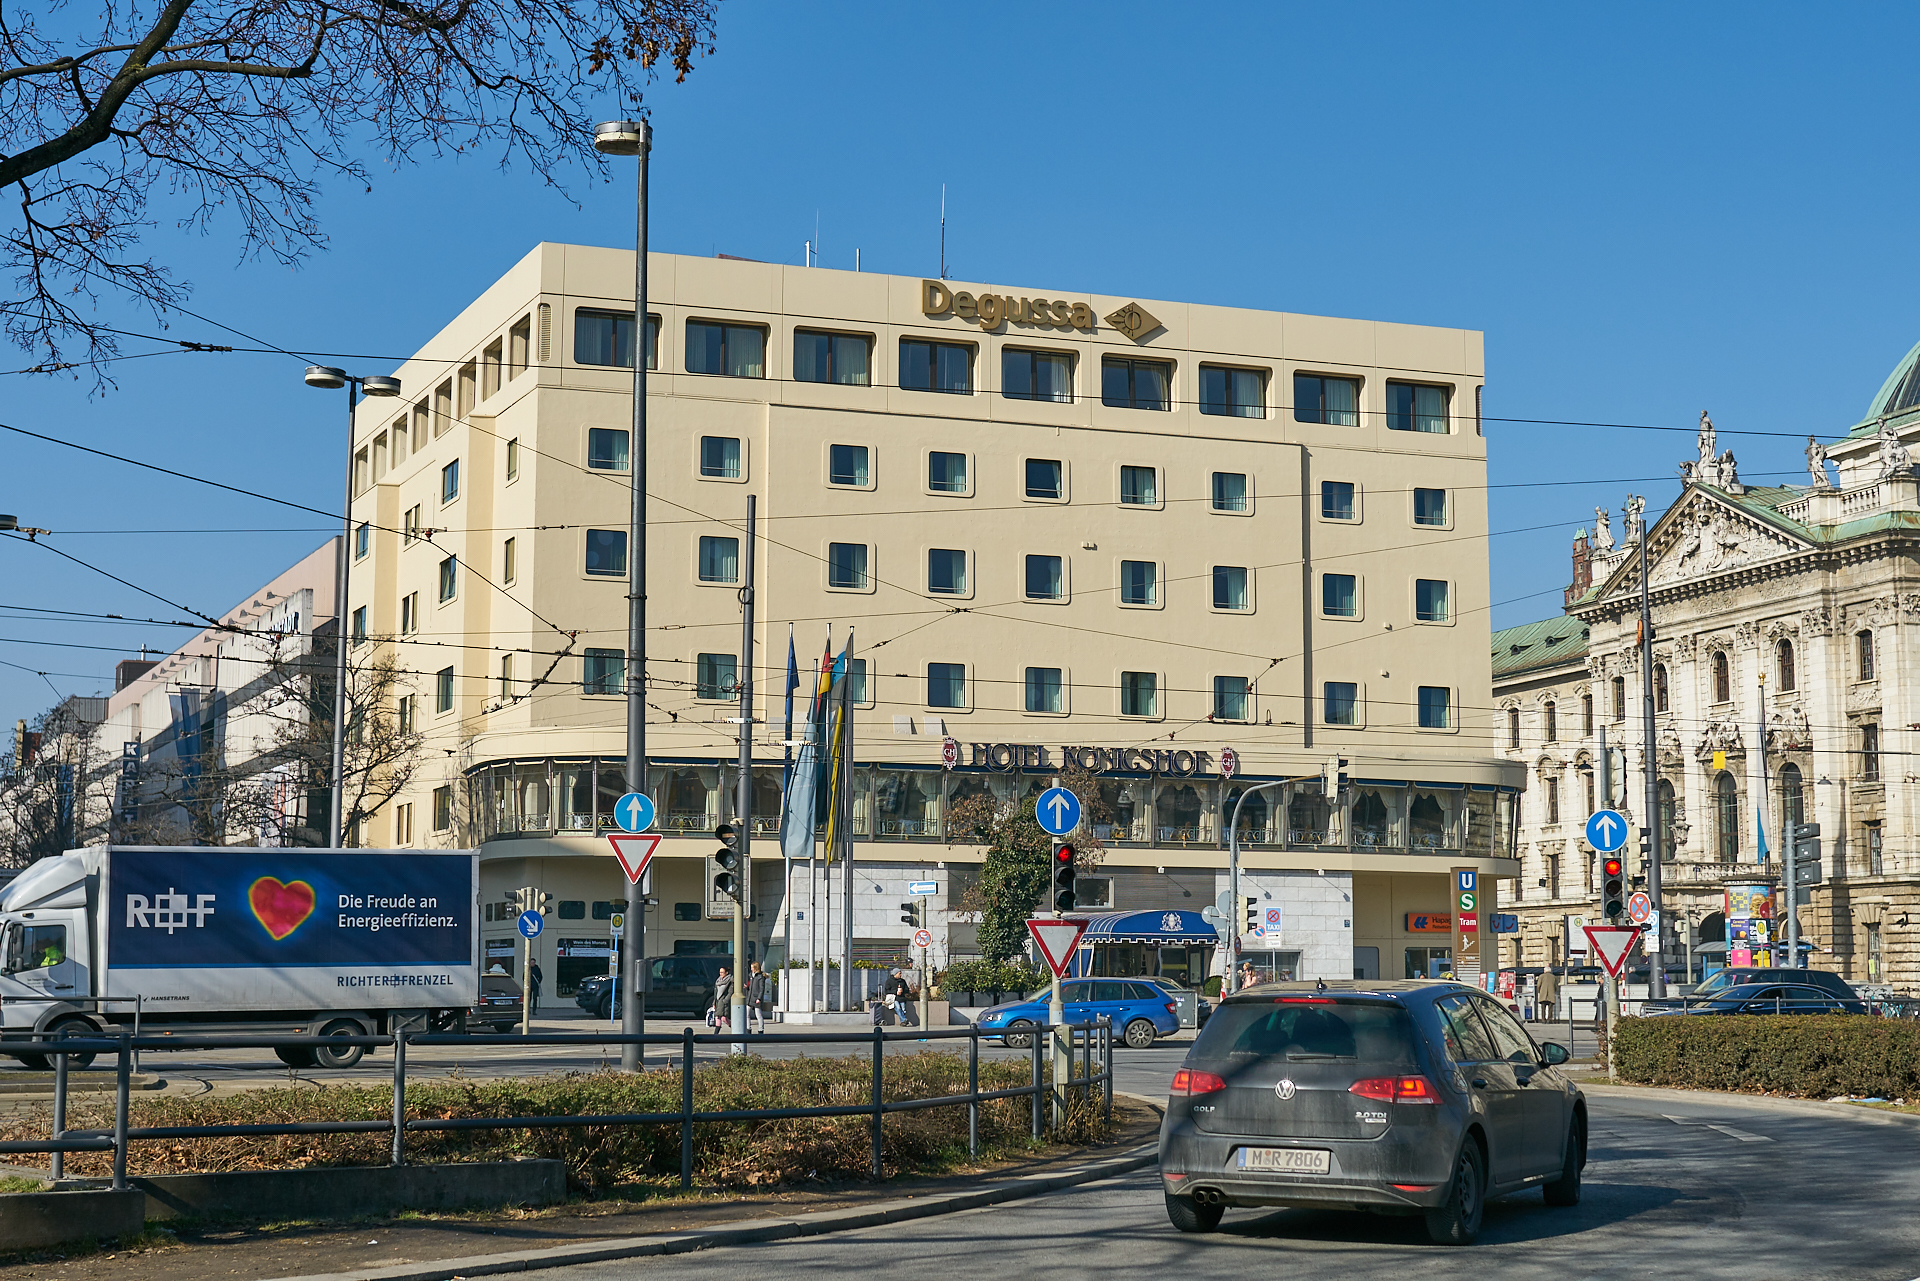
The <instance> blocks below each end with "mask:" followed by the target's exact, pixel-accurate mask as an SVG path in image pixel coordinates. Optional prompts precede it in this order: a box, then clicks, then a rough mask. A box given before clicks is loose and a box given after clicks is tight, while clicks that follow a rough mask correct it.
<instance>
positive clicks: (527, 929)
mask: <svg viewBox="0 0 1920 1281" xmlns="http://www.w3.org/2000/svg"><path fill="white" fill-rule="evenodd" d="M546 928H547V918H546V917H544V916H542V915H540V913H538V912H522V913H520V935H521V937H522V938H530V939H531V938H539V937H540V931H541V930H544V929H546Z"/></svg>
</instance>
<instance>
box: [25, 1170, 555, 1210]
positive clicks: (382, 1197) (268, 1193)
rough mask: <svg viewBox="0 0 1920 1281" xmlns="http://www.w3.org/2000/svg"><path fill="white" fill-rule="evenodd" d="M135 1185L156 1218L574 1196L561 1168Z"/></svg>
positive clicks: (262, 1174) (279, 1174)
mask: <svg viewBox="0 0 1920 1281" xmlns="http://www.w3.org/2000/svg"><path fill="white" fill-rule="evenodd" d="M128 1181H129V1182H130V1183H132V1184H133V1186H134V1187H136V1188H138V1189H139V1190H140V1192H142V1193H145V1195H146V1217H147V1218H149V1219H173V1218H216V1219H217V1218H240V1217H245V1218H258V1219H276V1218H288V1219H311V1218H351V1217H353V1216H355V1215H361V1214H384V1213H387V1212H389V1211H393V1210H457V1209H460V1208H462V1207H465V1206H498V1205H553V1204H556V1203H558V1202H560V1201H564V1200H565V1199H566V1196H567V1167H566V1165H565V1163H564V1162H560V1161H476V1162H471V1163H464V1164H455V1165H399V1166H366V1167H317V1168H313V1169H305V1170H239V1171H234V1172H231V1173H227V1174H156V1175H152V1176H150V1177H147V1178H136V1179H130V1180H128ZM61 1195H65V1194H64V1193H63V1194H61Z"/></svg>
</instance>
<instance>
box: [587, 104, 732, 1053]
mask: <svg viewBox="0 0 1920 1281" xmlns="http://www.w3.org/2000/svg"><path fill="white" fill-rule="evenodd" d="M593 145H594V149H595V150H597V151H599V152H600V154H602V155H606V156H635V157H638V159H639V162H640V165H639V169H640V184H639V193H638V195H637V197H636V199H635V211H634V233H633V241H634V244H633V443H632V446H631V447H630V448H629V449H628V450H627V460H628V470H627V474H628V475H629V476H630V477H631V478H632V481H633V492H632V496H631V498H630V500H629V503H628V511H627V682H626V691H627V790H628V791H632V792H644V791H646V790H647V701H646V700H647V693H646V658H647V156H648V153H649V152H651V151H652V149H653V127H652V126H651V125H649V124H648V123H647V122H646V121H644V120H609V121H607V122H606V123H605V124H602V125H599V126H597V127H596V128H595V129H594V131H593ZM741 910H742V911H744V910H745V909H744V908H743V909H741ZM627 932H628V937H629V938H630V939H631V940H632V941H631V943H630V944H629V945H628V946H627V948H626V950H625V951H624V952H623V953H622V954H621V957H620V978H619V980H618V987H617V989H616V991H615V995H616V996H617V997H619V998H620V1031H621V1032H622V1033H623V1034H625V1035H627V1036H638V1035H639V1034H640V1033H641V1032H643V1031H645V1030H646V1014H647V1005H646V1002H647V996H646V991H645V988H644V983H645V979H646V956H647V947H646V941H647V902H646V891H645V889H644V888H643V887H642V886H641V884H640V882H638V881H629V882H628V883H627ZM733 966H734V971H735V975H734V983H735V985H736V986H738V984H739V983H740V976H739V969H740V958H739V957H738V956H736V957H734V959H733ZM641 1062H642V1055H641V1053H640V1045H639V1043H638V1042H637V1041H628V1042H626V1043H625V1044H623V1045H621V1047H620V1067H621V1069H622V1070H623V1071H627V1072H637V1071H639V1070H640V1067H641Z"/></svg>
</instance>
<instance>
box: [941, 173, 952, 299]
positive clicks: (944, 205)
mask: <svg viewBox="0 0 1920 1281" xmlns="http://www.w3.org/2000/svg"><path fill="white" fill-rule="evenodd" d="M940 279H942V280H950V279H952V277H950V276H948V275H947V184H946V183H944V182H943V183H941V184H940Z"/></svg>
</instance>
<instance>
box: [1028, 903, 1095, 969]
mask: <svg viewBox="0 0 1920 1281" xmlns="http://www.w3.org/2000/svg"><path fill="white" fill-rule="evenodd" d="M1086 932H1087V922H1086V921H1085V920H1073V919H1070V918H1067V917H1051V918H1048V919H1046V920H1039V921H1028V922H1027V933H1029V934H1031V935H1033V943H1034V946H1035V947H1037V948H1039V949H1040V955H1041V956H1044V957H1045V958H1046V959H1047V965H1048V966H1049V967H1050V968H1051V969H1052V970H1053V976H1054V977H1055V978H1061V979H1063V978H1065V977H1066V976H1067V966H1069V965H1071V964H1072V963H1073V949H1074V948H1076V947H1078V946H1080V936H1081V935H1082V934H1085V933H1086Z"/></svg>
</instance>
